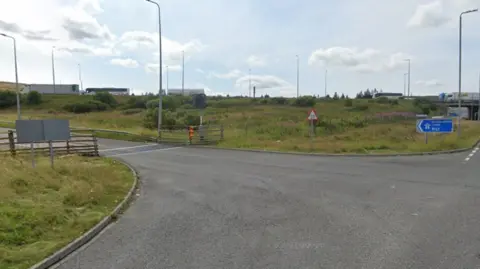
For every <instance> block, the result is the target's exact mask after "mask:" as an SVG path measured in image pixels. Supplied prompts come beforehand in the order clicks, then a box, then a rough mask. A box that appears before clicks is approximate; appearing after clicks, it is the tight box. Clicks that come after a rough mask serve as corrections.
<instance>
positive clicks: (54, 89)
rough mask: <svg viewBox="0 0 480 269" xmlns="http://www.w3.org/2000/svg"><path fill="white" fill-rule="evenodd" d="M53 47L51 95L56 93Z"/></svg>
mask: <svg viewBox="0 0 480 269" xmlns="http://www.w3.org/2000/svg"><path fill="white" fill-rule="evenodd" d="M54 52H55V46H53V47H52V78H53V93H54V94H55V92H56V85H55V54H54Z"/></svg>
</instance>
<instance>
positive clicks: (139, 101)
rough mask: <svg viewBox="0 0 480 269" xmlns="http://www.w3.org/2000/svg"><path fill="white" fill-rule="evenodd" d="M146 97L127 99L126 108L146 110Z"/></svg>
mask: <svg viewBox="0 0 480 269" xmlns="http://www.w3.org/2000/svg"><path fill="white" fill-rule="evenodd" d="M148 100H149V98H148V96H131V97H130V98H128V101H127V104H126V107H127V108H143V109H145V108H147V102H148Z"/></svg>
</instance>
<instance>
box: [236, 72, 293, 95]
mask: <svg viewBox="0 0 480 269" xmlns="http://www.w3.org/2000/svg"><path fill="white" fill-rule="evenodd" d="M250 81H251V83H252V89H253V87H255V88H256V90H257V96H260V95H262V94H264V93H266V92H265V91H264V90H271V91H270V93H268V94H273V93H277V95H278V94H279V95H282V96H293V95H294V94H295V88H294V87H293V86H292V85H291V84H290V83H288V82H287V81H285V80H283V79H281V78H279V77H277V76H271V75H252V76H248V75H247V76H243V77H241V78H238V79H237V81H236V83H235V86H236V87H237V88H245V87H246V92H247V91H248V85H249V83H250ZM258 90H260V91H258ZM272 92H273V93H272Z"/></svg>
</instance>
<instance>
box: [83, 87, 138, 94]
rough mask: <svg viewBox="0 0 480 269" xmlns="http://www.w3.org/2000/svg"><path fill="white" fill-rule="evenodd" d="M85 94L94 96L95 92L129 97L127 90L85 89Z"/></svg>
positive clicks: (128, 90)
mask: <svg viewBox="0 0 480 269" xmlns="http://www.w3.org/2000/svg"><path fill="white" fill-rule="evenodd" d="M85 92H87V94H95V93H97V92H108V93H110V94H112V95H130V89H129V88H86V89H85Z"/></svg>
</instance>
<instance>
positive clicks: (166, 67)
mask: <svg viewBox="0 0 480 269" xmlns="http://www.w3.org/2000/svg"><path fill="white" fill-rule="evenodd" d="M165 69H166V70H165V72H166V73H167V87H166V90H167V92H168V89H169V88H168V65H167V66H165ZM182 94H183V90H182Z"/></svg>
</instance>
